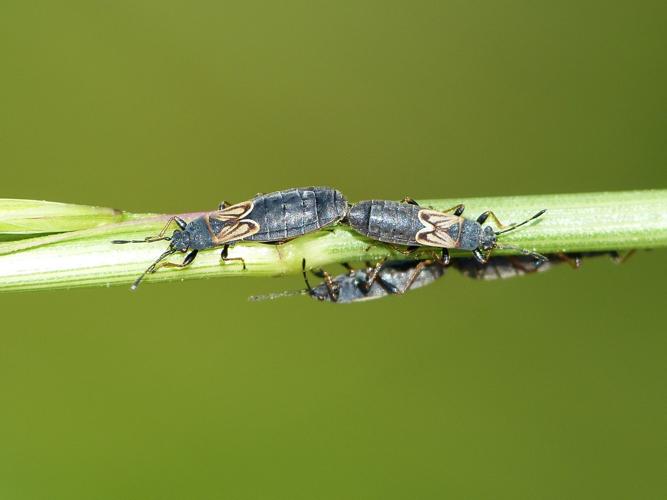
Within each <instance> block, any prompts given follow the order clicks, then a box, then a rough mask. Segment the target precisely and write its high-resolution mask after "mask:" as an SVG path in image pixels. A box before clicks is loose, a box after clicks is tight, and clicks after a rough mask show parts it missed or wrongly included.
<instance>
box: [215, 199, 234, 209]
mask: <svg viewBox="0 0 667 500" xmlns="http://www.w3.org/2000/svg"><path fill="white" fill-rule="evenodd" d="M229 206H231V204H230V203H229V202H228V201H225V200H222V201H221V202H220V205H218V210H224V209H225V208H227V207H229Z"/></svg>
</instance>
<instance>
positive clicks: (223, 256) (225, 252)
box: [220, 245, 246, 271]
mask: <svg viewBox="0 0 667 500" xmlns="http://www.w3.org/2000/svg"><path fill="white" fill-rule="evenodd" d="M228 252H229V245H225V246H223V247H222V252H220V258H221V259H222V261H223V262H230V261H233V260H239V261H241V264H243V270H244V271H245V270H246V267H245V260H243V257H227V255H228Z"/></svg>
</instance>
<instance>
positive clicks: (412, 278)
mask: <svg viewBox="0 0 667 500" xmlns="http://www.w3.org/2000/svg"><path fill="white" fill-rule="evenodd" d="M431 264H433V261H432V260H422V261H421V262H420V263H419V264H417V265H416V266H415V268H414V270H413V271H412V274H411V275H410V278H409V279H408V281H407V283H406V284H405V286H404V287H403V289H402V290H401V291H400V293H401V294H404V293H405V292H407V291H408V290H410V288H412V285H413V284H414V282H415V280H416V279H417V276H419V273H421V272H422V270H423V269H424V268H425V267H426V266H430V265H431Z"/></svg>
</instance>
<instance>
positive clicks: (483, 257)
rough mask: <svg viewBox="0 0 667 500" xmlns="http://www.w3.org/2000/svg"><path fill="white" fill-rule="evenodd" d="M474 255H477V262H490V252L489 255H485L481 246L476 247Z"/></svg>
mask: <svg viewBox="0 0 667 500" xmlns="http://www.w3.org/2000/svg"><path fill="white" fill-rule="evenodd" d="M472 256H473V257H475V260H476V261H477V262H479V263H480V264H486V263H487V262H489V256H488V254H487V255H484V253H483V252H482V250H480V249H479V248H475V249H474V250H473V251H472Z"/></svg>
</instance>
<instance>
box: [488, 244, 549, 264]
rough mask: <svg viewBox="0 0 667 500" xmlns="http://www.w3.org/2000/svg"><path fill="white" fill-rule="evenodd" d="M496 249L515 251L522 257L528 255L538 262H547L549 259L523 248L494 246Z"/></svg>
mask: <svg viewBox="0 0 667 500" xmlns="http://www.w3.org/2000/svg"><path fill="white" fill-rule="evenodd" d="M496 248H498V249H500V250H503V249H505V250H516V251H517V252H521V254H523V255H530V256H531V257H534V258H535V259H537V260H539V261H540V262H547V261H548V260H549V259H548V258H547V257H546V256H545V255H542V254H541V253H537V252H533V251H531V250H526V249H525V248H519V247H515V246H513V245H496Z"/></svg>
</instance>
